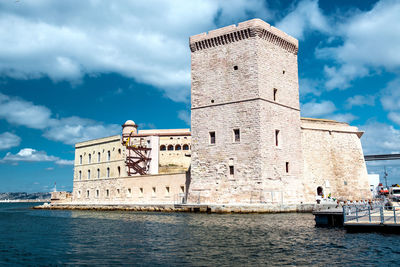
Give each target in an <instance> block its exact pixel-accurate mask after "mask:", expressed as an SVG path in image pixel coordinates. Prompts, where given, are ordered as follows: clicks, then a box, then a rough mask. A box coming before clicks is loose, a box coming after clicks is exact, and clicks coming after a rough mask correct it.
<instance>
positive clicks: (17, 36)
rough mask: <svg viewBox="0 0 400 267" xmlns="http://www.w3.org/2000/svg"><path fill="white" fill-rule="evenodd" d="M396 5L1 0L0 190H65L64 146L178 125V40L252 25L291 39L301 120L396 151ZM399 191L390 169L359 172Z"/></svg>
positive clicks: (185, 56) (185, 94)
mask: <svg viewBox="0 0 400 267" xmlns="http://www.w3.org/2000/svg"><path fill="white" fill-rule="evenodd" d="M399 14H400V1H394V0H392V1H391V0H387V1H385V0H381V1H372V0H371V1H370V0H336V1H330V0H329V1H328V0H320V1H316V0H300V1H279V0H271V1H266V0H232V1H216V0H201V1H196V0H192V1H188V0H182V1H179V0H174V1H172V0H171V1H162V0H160V1H156V0H146V1H136V0H135V1H133V0H132V1H108V0H87V1H81V0H68V1H51V0H34V1H32V0H19V1H15V0H3V1H1V2H0V192H7V191H28V192H36V191H48V190H50V189H51V188H52V187H53V184H54V182H55V181H57V186H58V189H64V190H71V189H72V175H73V166H72V160H73V158H74V146H73V145H74V143H76V142H79V141H83V140H88V139H92V138H97V137H104V136H109V135H113V134H118V133H119V132H120V125H121V124H122V123H124V121H126V120H127V119H132V120H134V121H135V122H136V123H138V124H139V125H140V127H141V128H142V129H143V128H187V127H190V120H189V118H190V51H189V47H188V38H189V36H191V35H194V34H198V33H201V32H205V31H208V30H211V29H215V28H219V27H223V26H227V25H230V24H237V23H238V22H241V21H244V20H248V19H252V18H261V19H263V20H265V21H267V22H268V23H270V24H271V25H274V26H276V27H279V28H280V29H282V30H284V31H286V32H287V33H289V34H290V35H292V36H294V37H296V38H297V39H299V44H300V49H299V54H298V60H299V79H300V101H301V106H302V116H307V117H317V118H329V119H335V120H339V121H345V122H348V123H351V124H352V125H356V126H358V127H359V128H360V129H361V130H364V131H365V135H364V136H363V137H362V143H363V148H364V152H365V154H373V153H396V152H397V153H399V152H400V90H399V88H400V76H399V74H400V16H399ZM383 165H385V166H386V167H387V168H388V170H389V178H390V179H391V180H390V181H391V182H400V179H397V178H400V171H399V169H400V168H399V165H400V163H397V162H384V163H374V164H369V171H370V172H378V173H379V172H382V169H383Z"/></svg>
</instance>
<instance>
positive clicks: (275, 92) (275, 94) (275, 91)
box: [274, 88, 278, 101]
mask: <svg viewBox="0 0 400 267" xmlns="http://www.w3.org/2000/svg"><path fill="white" fill-rule="evenodd" d="M277 94H278V89H276V88H274V101H276V96H277Z"/></svg>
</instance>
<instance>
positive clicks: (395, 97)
mask: <svg viewBox="0 0 400 267" xmlns="http://www.w3.org/2000/svg"><path fill="white" fill-rule="evenodd" d="M381 103H382V106H383V108H384V109H386V110H390V111H393V110H400V78H398V79H394V80H393V81H391V82H390V83H389V84H388V85H387V87H386V88H384V89H383V90H382V97H381Z"/></svg>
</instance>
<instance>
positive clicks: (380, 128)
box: [359, 122, 400, 154]
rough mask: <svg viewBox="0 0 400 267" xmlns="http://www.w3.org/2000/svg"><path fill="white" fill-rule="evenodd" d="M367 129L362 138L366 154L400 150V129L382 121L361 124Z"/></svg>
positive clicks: (363, 128)
mask: <svg viewBox="0 0 400 267" xmlns="http://www.w3.org/2000/svg"><path fill="white" fill-rule="evenodd" d="M359 129H360V130H362V131H365V134H364V135H363V136H362V138H361V142H362V144H363V149H364V154H390V153H396V152H397V153H398V151H400V130H399V129H396V128H395V127H393V126H392V125H388V124H384V123H380V122H368V123H367V124H366V125H362V126H359Z"/></svg>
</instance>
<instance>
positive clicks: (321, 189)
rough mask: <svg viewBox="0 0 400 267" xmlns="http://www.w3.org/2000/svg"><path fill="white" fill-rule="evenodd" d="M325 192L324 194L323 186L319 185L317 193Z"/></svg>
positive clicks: (319, 194)
mask: <svg viewBox="0 0 400 267" xmlns="http://www.w3.org/2000/svg"><path fill="white" fill-rule="evenodd" d="M323 194H324V189H323V188H322V186H318V187H317V195H318V196H322V195H323Z"/></svg>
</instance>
